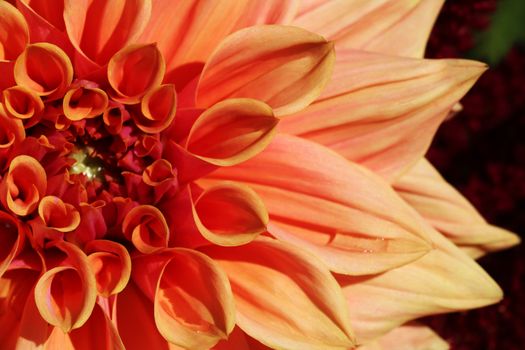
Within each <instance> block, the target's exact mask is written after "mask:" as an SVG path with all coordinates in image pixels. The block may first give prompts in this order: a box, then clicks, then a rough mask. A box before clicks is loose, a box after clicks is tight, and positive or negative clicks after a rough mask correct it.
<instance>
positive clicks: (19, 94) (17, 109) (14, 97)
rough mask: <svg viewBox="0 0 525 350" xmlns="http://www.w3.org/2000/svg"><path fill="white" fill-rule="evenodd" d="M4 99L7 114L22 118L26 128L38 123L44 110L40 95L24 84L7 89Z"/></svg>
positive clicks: (4, 92) (3, 95)
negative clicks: (23, 85)
mask: <svg viewBox="0 0 525 350" xmlns="http://www.w3.org/2000/svg"><path fill="white" fill-rule="evenodd" d="M2 100H3V102H4V108H5V111H6V112H7V114H8V115H9V116H11V117H13V118H18V119H22V120H23V121H24V122H25V126H26V128H28V127H30V126H33V125H34V124H35V123H37V122H38V121H39V120H40V116H41V113H42V111H43V110H44V103H43V102H42V99H41V98H40V96H38V95H37V94H36V93H35V92H34V91H32V90H30V89H27V88H24V87H22V86H13V87H10V88H7V89H5V90H4V91H3V92H2ZM30 119H31V120H30Z"/></svg>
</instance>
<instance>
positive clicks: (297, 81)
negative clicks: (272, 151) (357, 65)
mask: <svg viewBox="0 0 525 350" xmlns="http://www.w3.org/2000/svg"><path fill="white" fill-rule="evenodd" d="M334 59H335V54H334V49H333V45H332V43H329V42H326V40H324V39H323V38H322V37H321V36H319V35H317V34H313V33H310V32H307V31H305V30H303V29H300V28H296V27H287V26H277V25H266V26H256V27H250V28H246V29H242V30H240V31H238V32H236V33H234V34H232V35H230V36H229V37H228V38H226V39H225V40H224V41H223V42H222V43H221V45H220V46H219V47H218V48H217V50H215V52H214V53H213V55H212V56H211V58H210V59H209V60H208V61H207V63H206V65H205V66H204V70H203V72H202V75H201V78H200V81H199V85H198V87H197V98H196V100H197V106H198V107H209V106H211V105H213V104H215V103H217V102H219V101H221V100H224V99H227V98H232V97H248V98H254V99H257V100H261V101H264V102H266V103H267V104H268V105H270V106H271V107H272V108H273V109H274V112H275V114H276V115H286V114H291V113H294V112H297V111H299V110H301V109H303V108H304V107H306V106H307V105H308V104H310V103H311V102H312V101H313V100H315V99H316V98H317V97H318V96H319V95H320V94H321V91H322V90H323V88H324V87H325V85H326V84H327V83H328V81H329V80H330V77H331V74H332V68H333V64H334ZM225 76H227V77H228V79H224V77H225Z"/></svg>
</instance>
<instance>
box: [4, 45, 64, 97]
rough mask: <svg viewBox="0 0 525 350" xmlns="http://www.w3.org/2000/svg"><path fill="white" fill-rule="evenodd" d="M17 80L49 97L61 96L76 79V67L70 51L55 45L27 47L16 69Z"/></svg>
mask: <svg viewBox="0 0 525 350" xmlns="http://www.w3.org/2000/svg"><path fill="white" fill-rule="evenodd" d="M14 74H15V80H16V83H17V84H18V85H20V86H23V87H25V88H28V89H30V90H33V91H34V92H35V93H36V94H37V95H39V96H43V97H45V98H46V99H47V100H53V99H58V98H61V97H62V96H63V94H64V92H65V91H66V89H67V88H68V87H69V84H70V83H71V81H72V79H73V67H72V65H71V61H70V60H69V57H68V56H67V55H66V53H65V52H64V51H63V50H62V49H61V48H59V47H58V46H55V45H53V44H48V43H36V44H31V45H29V46H27V47H26V48H25V50H24V52H22V53H21V54H20V56H18V58H17V59H16V63H15V68H14Z"/></svg>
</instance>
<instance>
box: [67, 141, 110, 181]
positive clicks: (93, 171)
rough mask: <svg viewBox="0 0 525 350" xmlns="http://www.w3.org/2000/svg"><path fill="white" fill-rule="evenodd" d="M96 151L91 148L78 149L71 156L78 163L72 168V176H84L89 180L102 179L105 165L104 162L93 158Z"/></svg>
mask: <svg viewBox="0 0 525 350" xmlns="http://www.w3.org/2000/svg"><path fill="white" fill-rule="evenodd" d="M93 153H94V150H93V149H92V148H91V147H86V148H77V149H75V150H73V152H71V154H70V158H73V159H74V160H75V161H76V163H74V164H73V165H72V166H71V169H70V173H71V174H83V175H85V176H86V177H87V178H88V179H89V180H94V179H102V175H103V171H104V164H103V162H102V160H100V159H99V158H97V157H93V156H92V155H93Z"/></svg>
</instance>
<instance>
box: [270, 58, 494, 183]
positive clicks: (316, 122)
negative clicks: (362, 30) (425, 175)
mask: <svg viewBox="0 0 525 350" xmlns="http://www.w3.org/2000/svg"><path fill="white" fill-rule="evenodd" d="M485 69H486V66H485V65H484V64H482V63H479V62H475V61H468V60H422V59H411V58H402V57H393V56H384V55H380V54H373V53H367V52H362V51H352V50H350V51H341V52H340V51H338V56H337V63H336V68H335V73H334V78H333V79H332V81H331V82H330V84H329V85H328V87H327V89H326V90H325V92H324V93H323V95H322V96H321V97H320V98H319V99H318V100H317V101H316V102H315V103H313V104H312V105H311V106H309V107H308V108H306V109H305V110H304V111H302V112H300V113H298V114H296V115H293V116H289V117H287V118H285V119H283V121H282V122H281V126H280V127H282V130H283V131H284V132H287V133H291V134H295V135H301V136H302V137H305V138H308V139H310V140H313V141H316V142H318V143H321V144H323V145H326V146H328V147H330V148H332V149H334V150H336V151H337V152H339V153H341V154H342V155H344V156H345V157H346V158H348V159H350V160H352V161H355V162H358V163H360V164H363V165H365V166H366V167H368V168H370V169H372V170H374V172H377V173H379V174H381V175H383V176H384V177H386V178H389V179H391V178H394V177H396V176H398V175H399V174H400V173H402V172H403V171H404V170H405V169H406V168H408V167H409V166H410V165H412V164H413V163H414V162H416V161H417V160H418V159H419V158H421V157H422V156H423V154H424V153H425V152H426V150H427V149H428V147H429V145H430V142H431V140H432V137H433V136H434V134H435V132H436V129H437V127H438V126H439V125H440V123H441V122H442V121H443V120H444V119H445V117H446V116H447V115H448V112H449V110H450V109H451V108H452V106H453V105H454V104H455V103H456V102H457V101H458V100H459V99H460V98H461V97H463V95H464V94H465V93H466V92H467V91H468V90H469V88H470V87H471V86H472V85H473V84H474V82H475V81H476V79H477V78H478V77H479V76H480V75H481V74H482V73H483V72H484V71H485Z"/></svg>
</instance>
